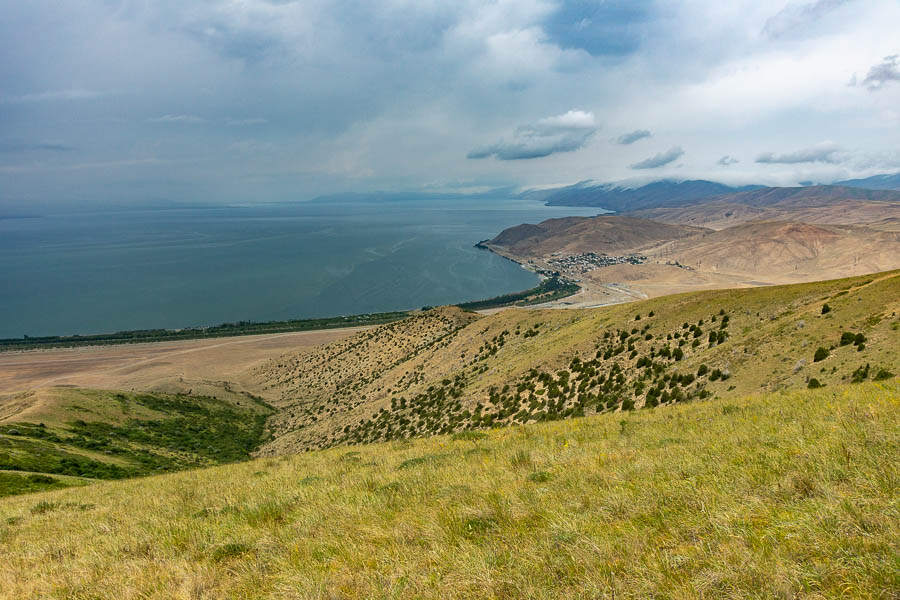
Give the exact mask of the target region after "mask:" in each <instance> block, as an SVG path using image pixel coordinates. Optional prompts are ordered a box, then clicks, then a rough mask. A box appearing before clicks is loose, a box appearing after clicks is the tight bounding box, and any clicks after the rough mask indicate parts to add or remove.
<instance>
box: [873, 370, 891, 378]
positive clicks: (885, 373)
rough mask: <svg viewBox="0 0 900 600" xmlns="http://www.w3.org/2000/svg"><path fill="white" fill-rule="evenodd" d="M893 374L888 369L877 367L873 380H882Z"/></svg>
mask: <svg viewBox="0 0 900 600" xmlns="http://www.w3.org/2000/svg"><path fill="white" fill-rule="evenodd" d="M893 377H894V374H893V373H891V372H890V371H888V370H887V369H879V370H878V373H876V374H875V377H873V379H874V380H875V381H884V380H885V379H892V378H893Z"/></svg>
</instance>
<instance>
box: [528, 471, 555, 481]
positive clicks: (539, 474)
mask: <svg viewBox="0 0 900 600" xmlns="http://www.w3.org/2000/svg"><path fill="white" fill-rule="evenodd" d="M528 481H533V482H534V483H546V482H548V481H550V473H548V472H547V471H535V472H534V473H532V474H531V475H529V476H528Z"/></svg>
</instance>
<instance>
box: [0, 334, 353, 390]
mask: <svg viewBox="0 0 900 600" xmlns="http://www.w3.org/2000/svg"><path fill="white" fill-rule="evenodd" d="M363 329H366V328H365V327H354V328H346V329H325V330H319V331H301V332H292V333H278V334H264V335H246V336H236V337H223V338H214V339H204V340H179V341H172V342H151V343H144V344H121V345H115V346H90V347H83V348H58V349H51V350H29V351H24V352H5V353H0V407H2V405H3V404H4V403H5V402H6V401H7V400H8V399H9V398H11V397H14V396H15V395H17V394H20V393H22V392H27V391H32V390H37V389H40V388H45V387H50V386H60V385H62V386H67V387H76V386H77V387H91V388H99V389H136V390H166V391H188V390H191V389H194V388H197V387H199V388H202V389H203V390H204V391H205V392H208V391H209V389H208V388H210V387H213V388H215V387H220V386H223V385H225V383H226V382H227V383H228V384H229V385H230V386H232V387H233V386H237V388H239V389H243V391H249V392H254V393H255V389H254V388H253V386H252V383H251V382H249V381H243V378H242V377H240V374H241V373H245V372H247V371H249V370H250V369H252V368H253V367H254V366H256V365H257V364H260V363H262V362H264V361H266V360H269V359H271V358H274V357H276V356H280V355H282V354H284V353H285V352H296V351H298V350H299V351H303V350H304V349H308V348H313V347H316V346H319V345H321V344H327V343H329V342H333V341H336V340H339V339H341V338H344V337H347V336H350V335H353V334H354V333H357V332H359V331H362V330H363ZM244 386H247V387H244ZM195 391H196V390H195Z"/></svg>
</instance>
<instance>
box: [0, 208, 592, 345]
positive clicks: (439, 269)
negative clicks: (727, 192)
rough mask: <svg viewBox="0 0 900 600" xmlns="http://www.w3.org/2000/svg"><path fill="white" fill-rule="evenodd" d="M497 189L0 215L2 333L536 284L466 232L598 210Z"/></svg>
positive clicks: (466, 295)
mask: <svg viewBox="0 0 900 600" xmlns="http://www.w3.org/2000/svg"><path fill="white" fill-rule="evenodd" d="M599 212H603V211H602V210H598V209H596V208H593V209H591V208H573V207H548V206H544V205H542V204H541V203H539V202H535V201H533V200H523V199H519V198H503V197H464V198H433V197H425V198H418V199H417V198H411V197H409V196H398V197H391V196H384V195H379V196H373V197H362V196H352V197H338V198H332V199H327V200H317V201H310V202H298V203H294V204H266V205H253V206H237V207H235V206H231V207H209V208H180V209H165V210H162V209H160V210H132V211H115V212H102V213H98V212H94V213H89V212H79V213H66V214H63V213H60V214H48V215H43V216H39V217H34V218H17V219H0V281H2V293H0V337H21V336H22V335H33V336H35V335H69V334H74V333H81V334H86V333H100V332H104V333H105V332H113V331H121V330H130V329H151V328H177V327H187V326H197V325H211V324H219V323H223V322H229V321H238V320H249V321H268V320H280V319H287V318H307V317H323V316H336V315H346V314H358V313H368V312H381V311H389V310H401V309H411V308H419V307H422V306H424V305H440V304H451V303H457V302H463V301H466V300H475V299H481V298H488V297H492V296H497V295H500V294H504V293H509V292H513V291H519V290H522V289H526V288H529V287H532V286H534V285H536V283H537V281H538V279H537V276H535V275H534V274H533V273H530V272H528V271H525V270H524V269H522V268H520V267H519V266H518V265H516V264H515V263H513V262H511V261H508V260H506V259H504V258H501V257H499V256H497V255H495V254H492V253H490V252H488V251H485V250H479V249H477V248H475V247H474V244H475V243H476V242H478V241H480V240H483V239H487V238H491V237H493V236H495V235H496V234H498V233H499V232H500V231H501V230H503V229H505V228H507V227H510V226H513V225H517V224H519V223H526V222H530V223H536V222H539V221H542V220H544V219H548V218H551V217H561V216H569V215H585V216H587V215H595V214H598V213H599Z"/></svg>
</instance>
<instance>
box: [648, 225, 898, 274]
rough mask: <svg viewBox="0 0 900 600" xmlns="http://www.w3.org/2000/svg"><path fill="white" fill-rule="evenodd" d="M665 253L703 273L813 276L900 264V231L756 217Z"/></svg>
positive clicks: (680, 242) (677, 243) (676, 245)
mask: <svg viewBox="0 0 900 600" xmlns="http://www.w3.org/2000/svg"><path fill="white" fill-rule="evenodd" d="M665 256H667V257H669V258H670V259H671V260H674V261H677V262H678V263H680V264H681V265H685V266H688V267H691V268H693V269H695V270H697V271H701V272H702V271H707V272H711V273H716V274H725V275H732V276H735V277H738V278H744V279H757V280H760V281H763V282H766V283H787V282H801V281H812V280H816V279H826V278H838V277H848V276H852V275H863V274H866V273H875V272H878V271H886V270H889V269H894V268H898V267H900V232H889V231H878V230H874V229H870V228H867V227H860V226H854V225H814V224H810V223H785V222H779V221H774V222H770V221H762V222H759V221H754V222H749V223H744V224H741V225H736V226H734V227H729V228H728V229H723V230H720V231H716V232H714V233H709V234H702V235H698V236H695V237H692V238H690V239H687V240H677V241H675V242H672V243H671V244H669V245H667V246H666V247H665Z"/></svg>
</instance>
